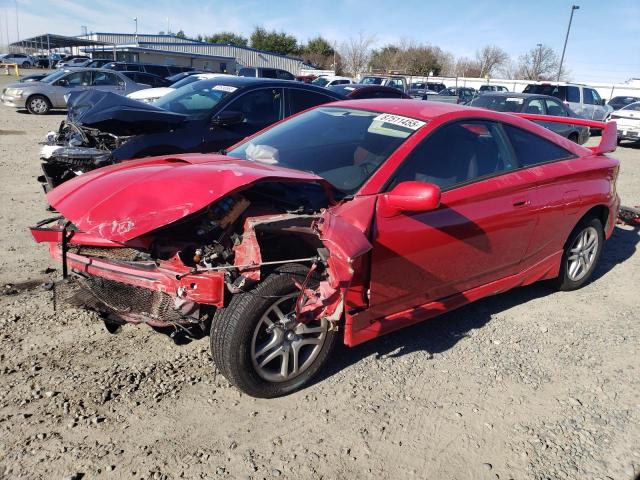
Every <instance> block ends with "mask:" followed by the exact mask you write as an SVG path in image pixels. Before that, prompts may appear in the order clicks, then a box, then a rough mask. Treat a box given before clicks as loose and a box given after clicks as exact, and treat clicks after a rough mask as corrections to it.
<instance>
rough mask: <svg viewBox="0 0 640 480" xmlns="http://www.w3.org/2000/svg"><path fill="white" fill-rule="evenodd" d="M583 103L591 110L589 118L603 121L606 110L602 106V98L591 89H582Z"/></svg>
mask: <svg viewBox="0 0 640 480" xmlns="http://www.w3.org/2000/svg"><path fill="white" fill-rule="evenodd" d="M583 90H584V102H585V104H588V105H589V107H590V108H591V116H590V117H589V118H592V119H593V120H604V117H605V116H606V114H607V109H606V108H605V107H604V106H603V105H602V103H603V102H602V98H600V95H599V94H598V92H597V91H596V90H594V89H593V88H584V89H583Z"/></svg>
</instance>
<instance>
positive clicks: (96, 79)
mask: <svg viewBox="0 0 640 480" xmlns="http://www.w3.org/2000/svg"><path fill="white" fill-rule="evenodd" d="M93 85H94V86H96V87H105V86H107V87H115V86H116V85H118V77H116V76H115V75H114V74H113V73H107V72H95V73H94V74H93Z"/></svg>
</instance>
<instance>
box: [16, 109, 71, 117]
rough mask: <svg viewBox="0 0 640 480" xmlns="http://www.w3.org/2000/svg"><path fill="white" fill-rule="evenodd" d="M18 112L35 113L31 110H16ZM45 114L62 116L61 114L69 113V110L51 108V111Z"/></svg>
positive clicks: (23, 113)
mask: <svg viewBox="0 0 640 480" xmlns="http://www.w3.org/2000/svg"><path fill="white" fill-rule="evenodd" d="M16 112H18V113H20V114H22V115H33V114H32V113H29V110H26V109H24V110H22V109H20V110H16ZM45 115H56V116H60V115H64V116H66V115H67V111H66V110H50V111H49V112H47V113H45Z"/></svg>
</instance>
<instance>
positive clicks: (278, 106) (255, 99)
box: [225, 88, 284, 125]
mask: <svg viewBox="0 0 640 480" xmlns="http://www.w3.org/2000/svg"><path fill="white" fill-rule="evenodd" d="M225 110H228V111H234V112H240V113H242V114H243V115H244V120H243V123H248V124H250V125H269V124H271V123H274V122H277V121H278V120H280V119H281V118H282V117H283V110H284V109H283V104H282V89H280V88H263V89H260V90H254V91H252V92H249V93H246V94H244V95H242V96H241V97H240V98H238V99H237V100H235V101H233V102H231V103H230V104H229V106H228V107H227V108H226V109H225Z"/></svg>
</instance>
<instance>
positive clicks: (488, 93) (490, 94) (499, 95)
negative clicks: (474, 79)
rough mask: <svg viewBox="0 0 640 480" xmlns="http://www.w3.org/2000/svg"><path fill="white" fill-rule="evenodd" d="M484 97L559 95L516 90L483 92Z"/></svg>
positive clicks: (555, 98) (548, 96) (546, 96)
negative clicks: (518, 91) (517, 91)
mask: <svg viewBox="0 0 640 480" xmlns="http://www.w3.org/2000/svg"><path fill="white" fill-rule="evenodd" d="M482 96H483V97H509V98H534V97H535V98H552V99H553V100H558V97H554V96H552V95H543V94H541V93H516V92H487V93H483V94H482Z"/></svg>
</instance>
